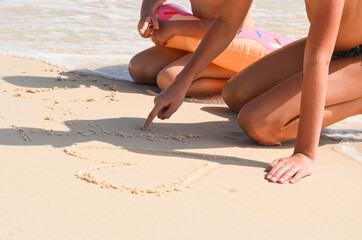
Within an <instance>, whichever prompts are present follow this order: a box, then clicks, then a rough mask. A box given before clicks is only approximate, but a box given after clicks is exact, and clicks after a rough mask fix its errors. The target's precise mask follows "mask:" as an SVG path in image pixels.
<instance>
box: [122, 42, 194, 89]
mask: <svg viewBox="0 0 362 240" xmlns="http://www.w3.org/2000/svg"><path fill="white" fill-rule="evenodd" d="M186 54H188V52H186V51H183V50H178V49H173V48H165V47H159V46H155V47H151V48H148V49H146V50H144V51H142V52H140V53H138V54H137V55H135V56H134V57H133V58H132V59H131V61H130V63H129V66H128V68H129V72H130V74H131V76H132V78H133V79H134V80H135V81H136V82H137V81H145V79H146V80H147V79H150V80H152V81H155V80H156V77H157V75H158V73H159V72H160V71H161V70H162V69H163V68H164V67H165V66H167V65H169V64H170V63H172V62H174V61H176V60H177V59H179V58H181V57H183V56H184V55H186Z"/></svg>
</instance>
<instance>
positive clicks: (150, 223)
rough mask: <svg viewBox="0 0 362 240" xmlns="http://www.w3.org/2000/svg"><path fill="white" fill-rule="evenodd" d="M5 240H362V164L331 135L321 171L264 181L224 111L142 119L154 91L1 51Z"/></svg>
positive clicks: (285, 148) (192, 108)
mask: <svg viewBox="0 0 362 240" xmlns="http://www.w3.org/2000/svg"><path fill="white" fill-rule="evenodd" d="M0 63H1V64H0V75H1V81H0V102H1V103H0V144H1V146H0V153H1V164H0V239H1V240H2V239H6V240H8V239H9V240H11V239H27V240H29V239H34V240H35V239H37V240H38V239H47V240H50V239H89V240H91V239H107V240H108V239H132V240H133V239H142V240H144V239H167V240H169V239H173V240H174V239H198V240H200V239H208V240H211V239H278V240H280V239H328V240H331V239H349V240H351V239H361V238H362V224H361V219H362V191H361V187H362V166H361V164H359V163H357V162H356V161H354V160H352V159H350V158H348V157H346V156H344V155H342V154H340V153H338V152H336V151H334V150H333V149H332V148H333V146H334V145H335V143H334V142H333V141H331V140H330V139H329V138H327V137H326V136H325V135H322V137H321V144H320V147H319V159H318V162H317V166H316V171H315V173H314V174H313V176H311V177H308V178H306V179H304V180H303V181H301V182H300V183H298V184H296V185H290V184H285V185H280V184H272V183H269V182H268V181H266V180H265V179H264V177H265V168H266V167H267V165H268V163H269V162H271V161H272V160H273V159H274V158H278V157H284V156H287V155H289V154H291V153H292V151H293V144H294V142H293V141H291V142H287V143H284V144H282V145H281V146H275V147H264V146H259V145H256V144H255V143H253V142H252V141H251V140H250V139H249V138H248V137H247V136H246V135H245V134H244V133H242V132H241V131H240V129H239V128H238V126H237V122H236V114H235V113H232V112H230V111H229V110H228V109H227V108H226V107H225V106H224V105H215V104H201V103H190V102H185V103H184V104H183V106H182V107H181V109H179V111H178V112H177V113H176V114H175V115H174V116H173V117H172V118H171V119H169V120H167V121H163V122H161V121H160V120H155V122H154V123H153V124H152V125H151V129H150V131H147V132H145V131H143V130H142V129H141V128H142V123H143V122H144V120H145V117H146V116H147V114H148V112H149V111H150V110H151V109H152V106H153V101H152V100H153V97H154V96H152V94H150V93H152V92H157V89H156V88H153V87H149V86H141V85H135V84H133V83H130V82H115V81H110V80H107V79H102V78H98V77H94V76H88V75H87V74H79V73H75V72H70V71H67V70H65V69H60V68H57V67H53V66H49V65H47V64H45V63H42V62H38V61H32V60H26V59H21V58H15V57H5V56H0Z"/></svg>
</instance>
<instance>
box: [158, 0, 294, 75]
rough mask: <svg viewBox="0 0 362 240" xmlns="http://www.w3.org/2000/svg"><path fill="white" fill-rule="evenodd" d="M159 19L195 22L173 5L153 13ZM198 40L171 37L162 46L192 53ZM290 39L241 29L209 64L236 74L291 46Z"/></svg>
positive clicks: (190, 16)
mask: <svg viewBox="0 0 362 240" xmlns="http://www.w3.org/2000/svg"><path fill="white" fill-rule="evenodd" d="M157 17H158V18H160V19H162V20H169V21H177V20H198V19H199V18H197V17H195V16H193V15H192V14H191V13H190V12H189V11H188V10H187V9H186V8H184V7H181V6H179V5H176V4H165V5H163V6H161V7H160V8H159V9H158V10H157ZM200 41H201V39H196V38H191V37H183V36H174V37H172V38H171V39H170V40H168V41H167V43H166V47H169V48H176V49H181V50H186V51H189V52H195V50H196V48H197V46H198V45H199V43H200ZM291 42H292V40H290V39H287V38H284V37H281V36H279V35H276V34H273V33H269V32H266V31H263V30H248V29H243V30H241V31H240V32H239V33H238V34H237V35H236V37H235V38H234V40H233V41H232V42H231V43H230V45H229V46H228V47H227V48H226V49H225V51H224V52H222V53H221V54H220V55H219V56H218V57H217V58H215V59H214V60H213V61H212V62H213V63H214V64H216V65H218V66H221V67H223V68H226V69H230V70H232V71H235V72H240V71H241V70H242V69H244V68H245V67H247V66H248V65H250V64H252V63H253V62H255V61H257V60H258V59H260V58H262V57H264V56H265V55H267V54H268V53H270V52H272V51H274V50H276V49H278V48H280V47H282V46H284V45H287V44H289V43H291Z"/></svg>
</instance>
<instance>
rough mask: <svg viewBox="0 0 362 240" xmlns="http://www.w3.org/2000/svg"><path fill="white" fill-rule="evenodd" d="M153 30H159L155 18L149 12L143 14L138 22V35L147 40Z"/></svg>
mask: <svg viewBox="0 0 362 240" xmlns="http://www.w3.org/2000/svg"><path fill="white" fill-rule="evenodd" d="M155 29H156V30H157V29H159V24H158V19H157V17H156V16H155V15H154V14H153V13H151V12H149V13H145V14H143V15H142V16H141V19H140V20H139V22H138V32H139V33H140V35H141V36H142V37H144V38H149V37H151V36H152V33H153V31H154V30H155Z"/></svg>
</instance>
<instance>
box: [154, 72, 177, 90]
mask: <svg viewBox="0 0 362 240" xmlns="http://www.w3.org/2000/svg"><path fill="white" fill-rule="evenodd" d="M174 80H175V79H174V76H173V75H172V74H171V73H170V72H169V71H167V69H163V70H161V71H160V72H159V74H158V75H157V85H158V87H159V88H160V89H162V90H163V89H166V88H168V86H170V85H171V83H172V82H173V81H174Z"/></svg>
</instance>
